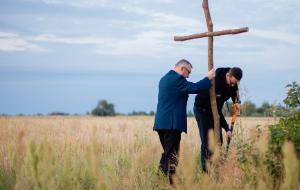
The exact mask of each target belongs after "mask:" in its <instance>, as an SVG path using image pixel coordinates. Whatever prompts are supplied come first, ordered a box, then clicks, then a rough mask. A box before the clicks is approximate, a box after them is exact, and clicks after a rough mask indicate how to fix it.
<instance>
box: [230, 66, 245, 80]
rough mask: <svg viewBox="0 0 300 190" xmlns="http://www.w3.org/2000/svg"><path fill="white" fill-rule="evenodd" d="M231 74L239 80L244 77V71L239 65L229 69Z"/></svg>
mask: <svg viewBox="0 0 300 190" xmlns="http://www.w3.org/2000/svg"><path fill="white" fill-rule="evenodd" d="M229 74H230V75H232V76H234V77H235V78H236V79H237V80H239V81H240V80H241V79H242V77H243V71H242V69H241V68H239V67H232V68H231V69H230V70H229Z"/></svg>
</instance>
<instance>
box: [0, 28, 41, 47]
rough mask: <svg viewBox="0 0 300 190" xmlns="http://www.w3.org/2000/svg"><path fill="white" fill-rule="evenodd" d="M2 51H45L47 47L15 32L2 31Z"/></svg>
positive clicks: (0, 45)
mask: <svg viewBox="0 0 300 190" xmlns="http://www.w3.org/2000/svg"><path fill="white" fill-rule="evenodd" d="M0 51H5V52H14V51H30V52H44V51H46V49H44V48H42V47H40V46H38V45H36V44H33V43H31V42H29V41H28V40H26V39H24V38H22V37H20V36H18V35H17V34H15V33H6V32H0Z"/></svg>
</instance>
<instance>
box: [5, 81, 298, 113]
mask: <svg viewBox="0 0 300 190" xmlns="http://www.w3.org/2000/svg"><path fill="white" fill-rule="evenodd" d="M286 88H287V89H288V92H287V97H286V98H285V99H284V100H283V103H284V105H281V104H280V103H277V104H276V103H273V104H271V103H269V102H267V101H265V102H263V103H262V104H261V105H260V106H259V107H257V106H256V105H255V104H254V103H253V102H252V101H250V100H246V101H244V102H243V104H242V105H241V116H260V117H275V116H276V117H282V116H285V115H287V114H290V113H295V112H299V111H300V108H299V105H300V86H299V85H298V84H297V83H296V82H292V83H290V84H288V85H287V86H286ZM231 106H232V102H226V103H225V105H224V106H223V112H224V115H225V116H230V113H231ZM35 115H37V116H43V114H41V113H38V114H35ZM48 115H50V116H68V115H71V114H69V113H65V112H59V111H56V112H51V113H49V114H48ZM73 115H75V116H76V115H82V114H73ZM86 115H93V116H116V115H128V116H137V115H142V116H154V115H155V112H154V111H150V112H146V111H135V110H134V111H132V112H130V113H128V114H121V113H117V112H116V111H115V105H114V104H112V103H109V102H108V101H107V100H100V101H99V102H98V104H97V105H96V107H95V108H94V109H92V110H91V112H86ZM1 116H9V115H8V114H4V113H3V114H1ZM18 116H25V115H24V114H21V113H20V114H18ZM187 116H188V117H193V116H194V113H193V112H192V111H191V110H189V111H188V112H187Z"/></svg>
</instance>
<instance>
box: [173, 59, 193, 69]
mask: <svg viewBox="0 0 300 190" xmlns="http://www.w3.org/2000/svg"><path fill="white" fill-rule="evenodd" d="M181 65H188V66H190V67H191V68H193V65H192V64H191V63H190V62H189V61H188V60H186V59H181V60H179V61H178V62H177V63H176V65H175V67H179V66H181Z"/></svg>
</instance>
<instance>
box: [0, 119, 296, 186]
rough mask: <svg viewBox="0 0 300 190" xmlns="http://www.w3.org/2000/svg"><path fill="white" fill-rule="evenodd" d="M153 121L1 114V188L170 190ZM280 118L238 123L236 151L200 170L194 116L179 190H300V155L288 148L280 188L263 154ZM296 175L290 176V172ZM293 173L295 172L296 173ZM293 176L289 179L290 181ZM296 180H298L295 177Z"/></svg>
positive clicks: (218, 156) (222, 153)
mask: <svg viewBox="0 0 300 190" xmlns="http://www.w3.org/2000/svg"><path fill="white" fill-rule="evenodd" d="M153 120H154V118H153V117H125V116H124V117H123V116H118V117H91V116H84V117H79V116H78V117H71V116H66V117H54V116H53V117H50V116H47V117H0V189H22V190H27V189H28V190H31V189H62V190H63V189H70V190H75V189H169V188H170V187H169V185H168V183H167V180H166V179H165V178H164V177H163V176H162V175H160V174H158V173H157V168H158V162H159V159H160V156H161V152H162V149H161V146H160V143H159V138H158V135H157V133H156V132H154V131H153V130H152V126H153ZM276 122H278V120H276V119H274V118H238V120H237V122H236V127H235V129H234V136H233V140H232V144H231V146H230V149H229V152H228V153H226V151H225V145H223V147H222V148H221V150H217V151H215V156H214V157H213V161H212V163H211V165H210V172H209V174H205V175H204V174H202V173H201V172H200V170H199V167H200V166H199V145H200V138H199V133H198V128H197V125H196V121H195V119H194V118H189V119H188V134H184V133H183V134H182V140H181V149H180V158H179V166H178V170H177V176H176V187H175V188H176V189H280V188H282V189H289V188H295V187H296V188H299V186H298V185H299V180H298V179H299V158H297V157H296V155H295V153H294V149H293V145H292V144H291V143H286V144H284V146H286V147H285V149H284V150H285V151H284V155H285V160H284V163H286V165H285V166H286V167H285V169H286V178H285V179H282V181H283V183H280V184H276V183H274V180H273V177H272V176H271V175H270V174H269V172H268V171H267V167H266V165H265V164H264V163H263V162H264V159H263V157H264V155H265V153H266V151H267V149H268V137H269V130H268V125H271V124H274V123H276ZM290 170H291V171H290ZM293 172H294V173H293ZM289 175H290V176H289ZM292 178H295V179H292Z"/></svg>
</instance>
